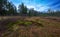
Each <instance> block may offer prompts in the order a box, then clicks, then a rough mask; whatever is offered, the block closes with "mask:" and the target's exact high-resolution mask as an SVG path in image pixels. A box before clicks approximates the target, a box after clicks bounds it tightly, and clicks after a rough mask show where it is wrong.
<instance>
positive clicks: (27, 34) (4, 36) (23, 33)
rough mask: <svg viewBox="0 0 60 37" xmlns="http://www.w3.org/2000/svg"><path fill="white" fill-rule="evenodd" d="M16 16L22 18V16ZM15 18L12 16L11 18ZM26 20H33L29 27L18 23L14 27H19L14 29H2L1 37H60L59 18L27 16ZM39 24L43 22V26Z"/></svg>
mask: <svg viewBox="0 0 60 37" xmlns="http://www.w3.org/2000/svg"><path fill="white" fill-rule="evenodd" d="M14 18H18V19H19V20H21V19H22V17H14ZM14 18H13V17H12V18H10V19H14ZM56 18H57V17H56ZM59 19H60V18H59ZM22 20H23V19H22ZM10 21H12V20H10ZM24 21H31V22H32V25H30V26H27V27H25V26H23V25H21V26H20V25H17V26H15V27H14V28H16V27H17V29H16V30H14V31H8V30H5V31H3V32H2V31H0V37H60V20H59V21H58V18H57V19H55V18H52V17H49V18H48V19H47V18H44V17H26V18H24ZM38 24H42V25H43V27H42V26H39V25H38Z"/></svg>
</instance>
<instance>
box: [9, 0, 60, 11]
mask: <svg viewBox="0 0 60 37" xmlns="http://www.w3.org/2000/svg"><path fill="white" fill-rule="evenodd" d="M9 1H10V2H12V3H13V4H14V5H15V6H16V7H17V9H18V6H19V5H20V4H21V3H22V2H23V3H24V5H25V6H27V8H28V9H30V8H34V10H37V11H47V10H48V9H51V10H60V0H9Z"/></svg>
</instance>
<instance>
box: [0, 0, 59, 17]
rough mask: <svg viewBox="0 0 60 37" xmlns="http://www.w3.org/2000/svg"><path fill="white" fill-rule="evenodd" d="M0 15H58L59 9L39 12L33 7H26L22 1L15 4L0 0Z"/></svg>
mask: <svg viewBox="0 0 60 37" xmlns="http://www.w3.org/2000/svg"><path fill="white" fill-rule="evenodd" d="M0 16H60V11H59V10H58V11H55V12H54V11H51V10H48V11H47V12H46V13H45V12H39V11H36V10H34V8H31V9H28V8H27V7H26V6H25V5H24V3H21V4H20V5H19V6H18V10H17V8H16V6H15V5H14V4H13V3H12V2H9V1H8V0H0Z"/></svg>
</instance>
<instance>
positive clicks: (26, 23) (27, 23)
mask: <svg viewBox="0 0 60 37" xmlns="http://www.w3.org/2000/svg"><path fill="white" fill-rule="evenodd" d="M31 24H32V22H24V25H25V26H29V25H31Z"/></svg>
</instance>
